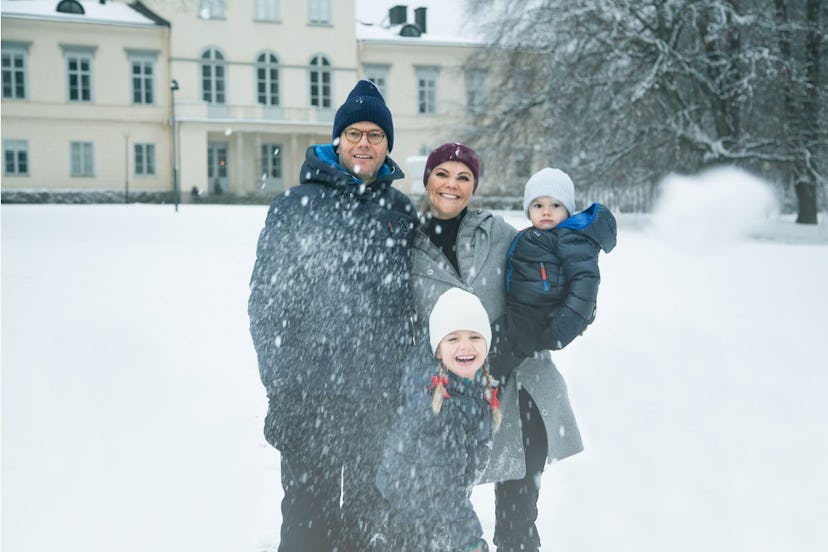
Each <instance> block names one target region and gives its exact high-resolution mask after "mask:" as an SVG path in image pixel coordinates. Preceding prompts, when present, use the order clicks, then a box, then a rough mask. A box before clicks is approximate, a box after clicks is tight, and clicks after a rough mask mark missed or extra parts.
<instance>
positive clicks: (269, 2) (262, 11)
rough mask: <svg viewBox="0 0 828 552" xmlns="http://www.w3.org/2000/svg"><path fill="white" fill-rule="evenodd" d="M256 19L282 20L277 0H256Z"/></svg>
mask: <svg viewBox="0 0 828 552" xmlns="http://www.w3.org/2000/svg"><path fill="white" fill-rule="evenodd" d="M255 17H256V21H269V22H274V21H275V22H278V21H281V20H282V14H281V9H280V6H279V0H256V16H255Z"/></svg>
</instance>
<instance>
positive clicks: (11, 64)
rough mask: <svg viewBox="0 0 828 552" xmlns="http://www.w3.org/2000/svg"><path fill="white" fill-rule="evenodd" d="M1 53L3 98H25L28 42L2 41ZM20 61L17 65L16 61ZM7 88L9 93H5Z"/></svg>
mask: <svg viewBox="0 0 828 552" xmlns="http://www.w3.org/2000/svg"><path fill="white" fill-rule="evenodd" d="M2 54H3V61H2V65H3V99H4V100H25V99H26V97H27V96H28V94H29V83H28V81H29V48H28V44H23V43H15V42H6V41H4V42H3V43H2ZM18 62H19V63H20V65H19V66H18V65H17V63H18ZM7 90H8V92H9V94H6V91H7Z"/></svg>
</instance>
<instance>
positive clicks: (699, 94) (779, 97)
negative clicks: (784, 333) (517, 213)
mask: <svg viewBox="0 0 828 552" xmlns="http://www.w3.org/2000/svg"><path fill="white" fill-rule="evenodd" d="M774 1H775V2H777V4H772V3H770V0H757V1H751V2H747V1H745V0H701V1H689V0H637V1H634V0H613V1H611V0H593V1H591V2H584V1H580V2H579V1H567V0H560V1H556V0H534V1H531V2H524V1H518V0H467V4H468V7H469V13H473V14H477V17H478V20H479V21H480V23H481V25H482V28H483V32H484V36H485V37H486V39H487V41H488V43H489V47H488V48H486V50H485V51H484V52H481V54H480V55H478V56H476V57H475V58H473V59H472V60H471V64H472V66H475V67H479V68H486V69H487V71H488V76H489V79H488V82H489V86H488V87H487V91H486V104H485V109H484V110H482V111H481V112H480V113H479V114H477V115H476V116H475V117H473V118H471V119H470V120H469V125H468V128H467V129H466V132H467V135H466V137H467V139H468V140H469V141H470V142H472V143H473V144H475V145H476V146H477V147H478V148H479V149H481V150H482V152H483V153H484V155H485V158H486V159H490V160H491V159H508V160H510V162H509V163H504V164H501V165H498V166H496V167H491V166H490V167H489V169H490V174H491V172H496V174H497V175H498V177H499V178H500V180H501V181H502V182H504V184H503V186H502V189H501V190H498V192H500V193H510V192H511V193H518V191H519V190H520V187H521V186H522V184H523V183H524V182H525V178H523V177H524V176H525V174H521V171H522V172H523V173H526V172H531V171H532V170H533V169H535V168H538V167H540V166H543V165H548V164H551V165H555V166H558V167H561V168H563V169H564V170H567V171H568V172H570V173H572V174H573V176H574V177H575V178H576V179H577V180H576V181H577V182H579V185H584V186H591V187H593V188H594V190H593V193H592V194H591V195H592V196H593V197H597V198H599V199H602V200H603V201H607V202H608V203H610V204H614V205H616V206H618V207H619V208H622V209H630V210H642V209H647V208H648V207H649V204H650V202H651V201H652V199H653V195H654V194H653V189H652V188H653V185H654V183H655V182H657V181H658V180H659V179H660V177H661V176H663V175H664V174H666V173H668V172H671V171H680V172H691V171H697V170H699V169H701V168H703V167H706V166H709V165H712V164H720V163H732V164H737V165H741V166H744V167H746V168H749V169H752V170H753V171H755V172H758V173H760V174H763V175H765V176H767V177H768V178H769V179H772V180H776V181H784V180H785V179H786V177H787V175H795V178H796V179H797V182H803V184H801V185H798V187H797V188H796V189H797V190H799V189H800V188H801V189H802V190H804V192H801V193H799V194H798V197H799V198H800V201H799V204H798V208H799V212H800V219H801V220H802V221H803V222H809V221H810V218H811V217H810V216H803V215H804V214H807V213H810V212H813V221H814V222H815V219H816V201H817V196H818V195H819V194H818V191H819V190H822V194H823V195H824V187H825V177H824V176H823V175H822V174H821V173H820V170H819V167H820V166H824V165H825V162H826V129H825V127H824V125H821V124H820V121H821V118H820V117H821V116H824V108H823V107H822V105H823V104H824V103H825V100H826V99H828V98H826V92H825V83H824V80H823V79H824V74H823V73H822V72H821V68H822V67H823V66H824V61H823V60H824V47H825V44H824V40H823V37H824V35H825V28H826V13H825V12H826V8H825V6H824V5H823V2H820V0H794V1H786V2H781V0H774ZM783 130H784V132H782V131H783ZM515 152H519V153H520V155H517V156H516V155H515ZM516 159H518V160H519V161H514V160H516ZM522 163H523V164H528V166H526V167H524V168H520V167H519V166H518V165H520V164H522ZM490 165H491V163H490ZM787 178H791V177H787ZM787 186H788V187H787V189H786V190H780V195H782V196H783V197H788V198H792V197H793V190H794V187H793V185H792V183H790V181H788V184H787ZM601 196H603V197H601Z"/></svg>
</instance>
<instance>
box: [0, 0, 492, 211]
mask: <svg viewBox="0 0 828 552" xmlns="http://www.w3.org/2000/svg"><path fill="white" fill-rule="evenodd" d="M68 4H75V5H77V6H80V7H81V8H82V9H83V10H84V12H85V13H84V14H74V13H72V14H67V13H62V12H58V11H56V8H57V7H58V5H62V6H63V9H64V10H65V9H66V6H67V5H68ZM421 4H432V5H431V6H429V5H419V4H418V6H417V7H416V8H413V7H412V8H408V7H406V6H402V5H396V4H395V3H394V2H389V1H383V0H293V1H290V2H288V1H287V0H233V1H232V2H231V1H229V0H228V1H223V0H145V1H144V2H142V3H139V2H133V3H131V5H127V4H125V3H121V2H113V1H107V2H92V1H80V2H78V1H75V0H61V1H58V0H54V1H48V0H46V1H37V2H30V1H27V0H3V3H2V6H3V13H2V40H3V43H2V52H3V104H2V131H3V147H4V167H3V169H4V172H3V184H2V188H3V194H4V200H5V199H8V198H9V197H11V196H10V194H9V192H11V191H37V190H52V191H56V190H71V191H91V190H105V191H107V192H109V193H111V194H115V195H116V197H117V194H119V193H120V192H121V191H122V190H123V191H126V190H128V191H129V192H130V193H131V194H140V193H142V192H145V193H147V194H148V195H152V194H153V193H156V195H157V197H160V198H164V199H169V198H171V197H172V195H171V194H172V190H173V186H174V184H176V183H177V185H178V188H179V189H180V190H181V196H180V198H181V200H182V201H189V200H191V199H192V198H193V195H192V192H193V191H194V190H198V193H199V196H200V197H202V198H205V197H210V198H211V199H214V200H220V199H221V198H222V197H230V196H233V197H239V196H240V197H253V198H267V197H270V196H272V195H274V194H275V193H278V192H279V191H281V190H283V189H284V188H285V187H289V186H292V185H294V184H296V183H297V179H298V172H299V167H300V166H301V163H302V160H303V159H304V155H305V150H306V148H307V147H308V146H309V145H311V144H314V143H324V142H329V141H330V140H331V125H332V121H333V116H334V113H335V111H336V109H337V108H338V106H339V105H340V104H341V103H342V102H343V100H344V99H345V97H346V96H347V94H348V92H349V91H350V90H351V88H353V86H354V84H355V83H356V81H357V80H358V79H360V78H370V79H372V80H374V81H375V82H377V83H378V85H379V86H380V88H381V89H382V90H383V93H384V95H385V97H386V101H387V103H388V105H389V108H390V109H391V111H392V113H393V115H394V126H395V144H394V150H393V151H392V152H391V157H392V158H393V159H394V160H395V161H397V162H398V163H399V164H400V165H401V166H402V167H403V170H404V171H405V172H406V174H407V175H408V177H409V178H408V179H407V180H406V181H405V182H403V183H401V184H400V187H401V188H403V189H404V190H406V191H409V190H410V191H411V192H413V193H419V192H421V190H422V184H421V175H422V167H423V157H422V155H423V154H424V153H427V152H428V151H430V149H431V148H433V147H434V146H436V145H439V144H440V143H442V142H444V141H447V140H451V139H456V138H457V136H456V134H455V130H454V129H456V128H459V127H458V126H456V125H459V124H461V123H462V119H463V116H464V115H465V114H466V110H467V109H468V108H469V105H468V104H469V102H472V103H473V101H474V99H473V98H474V94H477V93H479V91H480V90H481V89H482V86H481V84H480V81H479V79H480V78H481V74H480V73H478V72H475V71H469V70H467V69H466V68H465V64H464V60H465V58H466V56H467V55H468V54H469V53H470V52H471V51H472V50H473V49H474V48H475V47H477V44H476V43H475V42H474V41H470V40H468V39H463V38H458V36H456V34H454V33H452V32H445V31H440V30H439V29H438V28H437V27H435V28H434V29H433V30H432V29H430V20H431V19H434V20H435V21H444V20H446V19H447V18H446V17H444V16H441V17H439V18H434V14H433V13H430V12H435V11H437V12H439V10H441V9H445V8H444V7H442V6H440V5H439V3H438V2H434V1H430V2H429V1H426V2H421ZM44 5H45V6H46V7H47V8H48V9H44ZM358 12H359V14H358ZM437 15H440V14H439V13H438V14H437ZM454 19H457V20H459V18H454ZM423 31H425V32H423ZM441 32H442V33H443V34H440V33H441ZM76 58H78V59H76ZM78 63H80V67H81V69H82V70H81V71H80V73H79V71H78V69H77V67H78ZM79 79H80V80H79ZM18 82H22V83H23V84H22V86H23V90H22V92H21V90H19V89H18V88H16V86H17V83H18ZM77 82H81V83H84V82H88V83H89V84H88V86H87V88H88V89H89V91H88V92H83V91H82V94H86V96H82V97H81V98H76V97H72V95H73V94H75V95H76V94H77V93H78V91H77V90H76V89H77V88H78V86H79V85H78V84H76V83H77ZM136 87H137V89H136ZM145 89H148V90H151V92H146V91H145ZM7 93H8V95H7ZM142 94H143V96H142ZM136 100H139V101H138V102H137V103H136ZM171 101H172V102H173V103H171ZM171 121H174V127H173V126H171V124H170V123H171ZM173 128H174V130H173ZM173 150H175V153H174V151H173ZM90 152H91V153H90ZM150 162H151V163H152V167H151V169H152V170H149V169H150V168H149V167H148V164H149V163H150ZM411 183H414V184H415V185H414V186H411Z"/></svg>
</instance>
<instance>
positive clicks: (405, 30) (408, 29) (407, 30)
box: [400, 23, 422, 37]
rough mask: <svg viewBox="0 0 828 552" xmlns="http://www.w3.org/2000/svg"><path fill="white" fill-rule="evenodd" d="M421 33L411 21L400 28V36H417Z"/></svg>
mask: <svg viewBox="0 0 828 552" xmlns="http://www.w3.org/2000/svg"><path fill="white" fill-rule="evenodd" d="M421 34H422V33H421V32H420V28H419V27H418V26H417V25H412V24H411V23H407V24H405V25H403V26H402V29H400V36H413V37H418V36H420V35H421Z"/></svg>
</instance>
